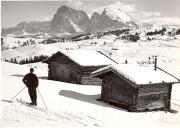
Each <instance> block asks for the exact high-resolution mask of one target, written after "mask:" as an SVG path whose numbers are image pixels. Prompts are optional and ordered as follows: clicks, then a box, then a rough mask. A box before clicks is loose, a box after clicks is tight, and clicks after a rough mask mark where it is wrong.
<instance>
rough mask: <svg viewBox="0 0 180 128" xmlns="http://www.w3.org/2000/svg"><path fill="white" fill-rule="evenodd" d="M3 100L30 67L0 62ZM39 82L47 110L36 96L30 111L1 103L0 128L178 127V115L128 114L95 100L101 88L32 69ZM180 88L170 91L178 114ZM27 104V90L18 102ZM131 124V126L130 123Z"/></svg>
mask: <svg viewBox="0 0 180 128" xmlns="http://www.w3.org/2000/svg"><path fill="white" fill-rule="evenodd" d="M1 64H2V74H3V75H2V77H1V78H2V98H1V99H3V100H9V99H10V98H12V97H13V96H14V95H15V94H16V93H17V92H18V91H19V90H21V89H22V88H23V87H24V85H23V84H22V77H23V76H24V75H25V74H26V73H27V72H28V71H29V67H27V66H20V65H16V64H10V63H5V62H1ZM35 73H36V74H37V75H38V77H39V80H40V85H39V87H38V88H39V91H40V92H41V94H42V96H43V98H44V100H45V103H46V105H47V107H48V110H46V109H45V107H44V105H43V103H42V100H41V98H40V95H39V93H38V109H34V108H29V107H27V106H25V105H21V104H20V103H18V102H16V100H15V101H14V103H8V102H5V101H1V115H2V116H1V119H0V121H1V122H0V126H8V127H14V126H16V127H19V126H23V127H25V126H26V127H27V126H31V127H32V126H34V127H35V126H36V127H39V126H46V127H50V126H54V127H78V128H79V127H103V128H105V127H108V128H109V127H126V128H132V127H138V128H144V127H146V128H152V127H153V128H164V127H167V128H169V127H170V128H179V126H180V113H179V112H178V113H176V114H172V113H165V112H148V113H130V112H127V111H125V110H122V109H120V108H117V107H114V106H112V105H109V104H107V103H104V102H99V101H96V99H97V98H99V94H100V92H101V88H100V87H99V86H90V85H89V86H82V85H75V84H68V83H63V82H57V81H50V80H46V79H44V78H45V77H47V71H46V70H40V69H35ZM179 91H180V86H179V85H174V86H173V90H172V108H173V109H174V110H177V111H180V95H179V93H178V92H179ZM20 98H21V99H22V100H25V101H28V102H29V101H30V99H29V97H28V94H27V89H26V90H25V91H23V92H22V93H20V94H19V95H18V97H17V99H20ZM129 122H131V123H129Z"/></svg>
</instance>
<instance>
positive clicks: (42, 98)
mask: <svg viewBox="0 0 180 128" xmlns="http://www.w3.org/2000/svg"><path fill="white" fill-rule="evenodd" d="M37 90H38V92H39V95H40V96H41V99H42V101H43V103H44V106H45V108H46V110H47V106H46V104H45V102H44V100H43V97H42V95H41V93H40V91H39V89H38V88H37Z"/></svg>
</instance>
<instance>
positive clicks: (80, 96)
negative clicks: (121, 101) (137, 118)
mask: <svg viewBox="0 0 180 128" xmlns="http://www.w3.org/2000/svg"><path fill="white" fill-rule="evenodd" d="M59 95H61V96H65V97H68V98H72V99H75V100H80V101H83V102H88V103H91V104H95V105H99V106H102V107H110V108H114V109H118V110H121V111H127V110H125V109H122V108H119V107H115V106H113V105H110V104H108V103H105V102H102V101H97V99H98V98H100V94H97V95H86V94H82V93H79V92H75V91H69V90H61V91H60V92H59Z"/></svg>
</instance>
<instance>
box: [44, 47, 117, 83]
mask: <svg viewBox="0 0 180 128" xmlns="http://www.w3.org/2000/svg"><path fill="white" fill-rule="evenodd" d="M44 63H47V64H48V68H49V72H48V79H50V80H57V81H64V82H69V83H77V84H85V85H101V83H102V80H101V79H98V78H92V77H90V76H89V75H90V74H91V72H93V71H95V70H97V69H99V68H102V67H104V66H107V65H110V64H115V62H114V61H113V60H111V59H110V58H108V57H107V56H105V55H104V54H102V53H101V52H96V51H90V50H66V51H59V52H57V53H56V54H54V55H52V56H51V57H49V58H48V59H46V60H45V61H44Z"/></svg>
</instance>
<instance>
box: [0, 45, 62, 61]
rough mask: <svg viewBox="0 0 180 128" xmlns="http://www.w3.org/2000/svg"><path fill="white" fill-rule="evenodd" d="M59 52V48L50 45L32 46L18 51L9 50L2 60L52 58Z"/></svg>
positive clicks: (4, 53)
mask: <svg viewBox="0 0 180 128" xmlns="http://www.w3.org/2000/svg"><path fill="white" fill-rule="evenodd" d="M58 50H59V48H58V47H56V46H54V45H51V44H48V45H44V44H36V45H30V46H24V47H20V48H16V49H8V50H4V51H3V52H2V59H5V58H6V59H11V58H16V59H17V61H20V60H21V59H26V58H30V57H32V58H33V57H34V56H40V55H47V56H51V55H52V54H54V53H56V52H57V51H58Z"/></svg>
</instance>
